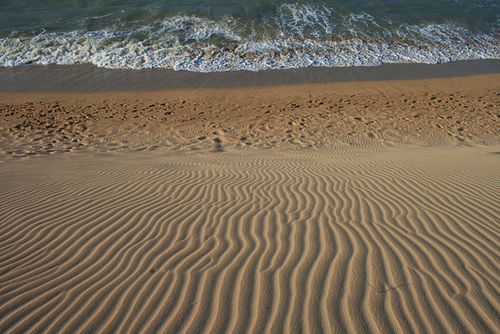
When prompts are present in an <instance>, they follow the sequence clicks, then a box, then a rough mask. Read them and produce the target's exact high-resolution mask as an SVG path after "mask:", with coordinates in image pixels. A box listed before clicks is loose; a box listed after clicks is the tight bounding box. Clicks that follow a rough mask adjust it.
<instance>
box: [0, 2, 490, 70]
mask: <svg viewBox="0 0 500 334" xmlns="http://www.w3.org/2000/svg"><path fill="white" fill-rule="evenodd" d="M499 37H500V2H499V1H493V0H484V1H479V0H471V1H469V0H435V1H428V0H412V1H409V0H401V1H394V0H391V1H374V0H372V1H361V0H349V1H347V0H344V1H315V0H309V1H297V0H295V1H283V0H281V1H270V0H258V1H247V0H245V1H224V0H218V1H193V0H190V1H171V0H167V1H165V0H163V1H160V0H153V1H139V0H126V1H117V0H38V1H33V0H15V1H14V0H7V1H0V66H22V65H26V64H81V63H91V64H95V65H97V66H100V67H107V68H130V69H143V68H172V69H179V70H180V69H186V70H191V71H201V72H215V71H227V70H242V69H246V70H255V71H258V70H264V69H269V68H298V67H310V66H327V67H345V66H374V65H380V64H384V63H440V62H450V61H457V60H470V59H500V38H499Z"/></svg>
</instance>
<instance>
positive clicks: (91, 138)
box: [0, 77, 500, 333]
mask: <svg viewBox="0 0 500 334" xmlns="http://www.w3.org/2000/svg"><path fill="white" fill-rule="evenodd" d="M490 78H491V77H490ZM493 78H495V77H493ZM476 79H477V78H476ZM476 79H473V78H469V79H468V80H469V82H466V81H464V79H462V81H460V80H458V79H456V80H455V79H454V80H455V81H454V80H451V79H450V80H449V81H443V82H448V83H455V84H454V85H451V86H446V85H444V86H442V87H443V88H442V89H437V88H436V87H438V86H435V85H434V83H435V81H433V82H427V81H421V82H419V83H418V84H417V83H415V84H414V85H413V87H412V84H410V83H407V86H404V85H400V84H397V85H396V84H393V83H392V84H387V85H385V86H384V85H380V86H377V87H376V88H373V89H372V88H369V87H368V86H363V84H358V86H357V87H358V88H359V87H361V91H358V95H356V96H354V97H352V96H351V95H352V94H349V92H350V91H352V87H354V86H349V84H344V85H340V86H338V87H340V88H341V87H344V88H342V89H344V91H342V89H340V88H339V89H340V90H337V91H333V90H332V86H328V85H325V86H324V87H326V88H325V89H327V90H323V91H322V92H323V93H322V94H323V95H320V94H319V95H314V96H315V97H314V98H313V99H311V98H310V96H309V94H310V91H307V90H305V91H304V92H303V93H299V89H296V88H293V89H292V88H290V89H291V91H290V90H286V89H285V88H276V89H275V90H273V91H272V92H271V91H270V92H267V93H265V92H263V91H262V90H261V91H260V94H261V95H255V94H256V92H257V90H249V91H239V93H238V94H240V95H235V96H233V97H232V99H229V98H228V99H227V100H223V99H221V96H226V95H217V96H215V97H213V100H210V101H212V102H213V103H214V104H211V103H208V102H210V101H208V102H206V103H207V105H215V106H217V108H218V109H217V110H219V111H217V110H212V111H210V110H209V108H208V109H207V107H201V104H202V103H201V102H203V101H204V99H205V98H207V99H208V97H207V96H208V95H206V96H201V97H200V96H199V95H196V94H197V93H196V92H190V93H186V92H184V93H185V94H186V95H185V96H181V97H179V93H178V92H177V93H176V92H173V93H172V92H170V93H169V92H156V93H154V94H153V95H151V96H154V97H155V99H157V101H158V96H162V98H163V99H164V102H162V101H160V102H158V104H151V103H150V102H147V99H148V98H150V97H148V95H147V93H145V96H146V97H141V98H138V99H137V101H132V102H133V103H132V102H130V101H131V99H133V98H130V93H126V92H125V93H123V96H122V97H117V96H118V95H116V94H117V93H115V95H112V98H113V100H112V103H111V102H109V101H108V100H106V101H108V102H102V101H103V100H99V99H106V98H105V97H103V95H99V96H97V97H96V96H91V95H89V96H85V97H84V96H83V95H78V94H77V95H76V96H75V95H72V97H71V98H67V96H66V95H64V96H66V99H63V98H64V96H59V98H60V99H59V100H57V99H54V97H48V98H46V99H45V100H44V99H42V98H39V97H36V94H35V95H33V96H31V100H30V99H29V98H25V99H24V100H23V97H22V96H21V95H16V94H13V95H10V97H9V99H10V100H6V99H5V96H4V99H3V100H2V101H3V102H2V103H3V104H2V105H1V108H2V112H3V115H4V116H5V117H3V118H2V123H0V125H1V131H0V134H1V135H2V137H1V141H0V147H1V149H2V150H1V151H0V161H1V162H0V332H1V333H72V332H78V333H183V332H184V333H204V332H208V333H226V332H227V333H301V332H304V333H346V332H349V333H369V332H374V333H414V332H417V333H441V332H447V333H466V332H470V333H494V332H496V331H498V328H500V278H499V277H500V244H499V240H500V205H499V204H500V146H499V145H500V140H499V132H498V129H499V128H500V125H499V122H500V116H499V115H500V111H499V109H498V108H499V107H498V106H499V104H500V103H499V100H498V99H499V98H498V96H499V95H497V94H498V93H500V90H498V88H499V87H498V81H496V84H495V81H494V80H493V81H491V82H490V83H489V84H485V86H484V87H481V86H477V85H476V86H468V84H470V82H471V81H470V80H472V81H473V80H476ZM457 80H458V81H457ZM457 82H461V85H462V86H460V85H458V84H457ZM476 82H482V81H481V80H477V81H476ZM433 85H434V86H433ZM318 87H319V86H318ZM381 87H385V88H381ZM391 87H392V88H391ZM405 87H406V88H405ZM415 87H417V88H415ZM464 87H471V88H470V89H469V90H466V89H464ZM294 89H295V90H294ZM314 89H319V88H314ZM233 92H234V91H233ZM315 92H318V90H315ZM363 92H364V93H363ZM273 93H274V94H275V97H274V99H275V100H274V101H275V102H274V103H275V105H274V106H275V107H267V106H268V104H269V100H270V99H272V98H273V97H272V94H273ZM431 93H432V94H434V95H431ZM120 94H122V93H120ZM127 94H128V95H127ZM169 94H170V95H169ZM189 94H191V97H189V96H188V95H189ZM224 94H226V93H224ZM266 94H267V95H266ZM290 94H295V95H290ZM301 94H302V95H301ZM347 94H349V95H347ZM363 94H364V95H363ZM412 94H413V95H412ZM450 94H453V96H450ZM127 96H128V97H127ZM186 96H187V97H186ZM409 96H414V98H413V99H411V100H410V98H409ZM445 96H446V97H447V100H446V101H448V102H445V99H444V97H445ZM450 97H452V98H451V99H450ZM37 98H38V100H37ZM181 98H182V99H183V98H185V100H184V101H185V102H184V103H183V102H182V101H177V100H175V99H181ZM216 98H219V99H220V103H219V104H216V102H214V101H215V99H216ZM92 99H93V100H92ZM120 99H122V100H120ZM266 99H268V100H266ZM384 99H385V100H384ZM313 100H314V101H316V102H314V103H312V102H308V101H313ZM339 100H341V102H339ZM405 100H406V101H405ZM457 100H458V101H457ZM75 101H77V102H75ZM78 101H80V102H78ZM96 101H97V102H96ZM120 101H122V102H120ZM413 101H415V102H413ZM372 102H373V103H372ZM387 102H389V103H390V106H389V107H386V103H387ZM99 103H104V104H99ZM106 103H108V106H109V107H108V108H106V107H105V106H104V105H105V104H106ZM119 103H122V104H123V106H122V107H121V109H120V107H118V105H119ZM162 103H165V106H162V105H161V104H162ZM169 103H170V107H168V108H167V106H168V105H169ZM195 103H198V104H199V105H198V106H195V105H194V104H195ZM286 103H289V104H290V105H289V106H288V107H286ZM308 103H309V105H308ZM174 104H175V107H174V106H173V105H174ZM292 104H296V105H297V107H294V106H293V105H292ZM334 104H336V106H335V105H334ZM183 105H184V106H185V107H184V108H182V107H181V106H183ZM367 105H370V107H369V108H365V106H367ZM412 105H416V108H415V109H416V110H414V109H413V108H411V106H412ZM70 106H73V107H71V108H70ZM113 106H114V107H113ZM140 106H142V107H140ZM188 106H189V107H188ZM224 106H226V107H227V111H223V110H222V109H221V108H222V107H224ZM236 106H239V107H238V108H239V109H238V108H237V107H236ZM260 106H264V107H262V108H261V107H260ZM276 106H279V108H283V110H280V109H279V108H277V107H276ZM101 107H102V109H101ZM148 107H149V108H150V109H151V110H152V111H151V113H149V114H148V111H147V108H148ZM330 107H331V108H330ZM141 108H144V109H141ZM162 108H167V109H168V110H169V111H163V110H164V109H162ZM193 108H194V109H193ZM200 108H201V109H200ZM203 108H205V109H203ZM184 109H185V110H184ZM233 109H237V110H239V111H237V112H235V111H234V110H233ZM268 109H269V113H266V111H268ZM341 109H342V110H341ZM85 110H87V111H85ZM92 110H93V111H92ZM134 110H135V111H134ZM245 110H247V111H248V113H247V114H245V113H244V112H243V111H245ZM49 111H50V112H49ZM154 112H156V113H158V114H159V113H160V112H161V113H163V115H164V117H165V118H168V117H169V116H170V114H166V113H167V112H172V115H173V116H172V117H174V116H175V118H174V119H166V120H165V121H164V122H163V123H162V122H161V120H158V122H154V119H151V120H148V121H147V120H145V119H143V118H144V117H146V116H147V117H153V116H155V114H154ZM199 113H202V114H201V115H200V114H199ZM42 114H43V115H42ZM134 115H135V116H137V117H136V118H135V116H134ZM238 115H242V116H238ZM262 115H267V116H265V117H268V118H267V121H263V119H262V118H259V117H261V116H262ZM321 115H323V116H325V117H324V118H323V117H322V116H321ZM415 115H418V116H417V117H415ZM107 116H109V117H107ZM143 116H144V117H143ZM70 117H71V118H70ZM141 117H142V118H141ZM155 117H156V118H158V117H157V116H155ZM184 119H185V121H184ZM457 122H458V123H457ZM260 123H264V124H263V125H260ZM301 123H302V124H301ZM266 126H268V128H266ZM329 126H330V127H329ZM370 133H371V134H372V135H370ZM247 143H250V144H247Z"/></svg>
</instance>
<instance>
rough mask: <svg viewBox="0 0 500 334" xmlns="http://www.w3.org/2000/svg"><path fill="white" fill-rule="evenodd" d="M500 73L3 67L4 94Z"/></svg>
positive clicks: (482, 67)
mask: <svg viewBox="0 0 500 334" xmlns="http://www.w3.org/2000/svg"><path fill="white" fill-rule="evenodd" d="M492 73H500V60H497V59H489V60H473V61H458V62H450V63H442V64H431V65H429V64H385V65H381V66H375V67H345V68H321V67H309V68H300V69H284V70H266V71H261V72H250V71H234V72H216V73H200V72H188V71H174V70H169V69H145V70H112V69H105V68H98V67H95V66H93V65H68V66H64V65H62V66H61V65H47V66H29V65H27V66H21V67H12V68H5V67H4V68H0V92H15V91H82V92H91V91H110V90H161V89H176V88H200V87H208V88H228V87H250V86H280V85H287V84H302V83H313V84H314V83H335V82H350V81H354V82H358V81H388V80H418V79H432V78H449V77H460V76H472V75H479V74H492Z"/></svg>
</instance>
